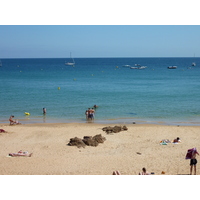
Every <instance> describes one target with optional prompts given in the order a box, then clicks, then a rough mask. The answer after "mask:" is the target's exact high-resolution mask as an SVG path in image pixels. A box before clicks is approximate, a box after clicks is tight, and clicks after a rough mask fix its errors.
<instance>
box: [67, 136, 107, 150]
mask: <svg viewBox="0 0 200 200" xmlns="http://www.w3.org/2000/svg"><path fill="white" fill-rule="evenodd" d="M105 140H106V138H105V137H103V136H102V135H101V134H99V135H95V136H94V137H92V136H84V137H83V139H81V138H77V137H75V138H71V139H70V141H69V143H68V145H69V146H77V147H78V148H80V147H85V146H86V145H87V146H94V147H96V146H98V144H99V143H103V142H104V141H105Z"/></svg>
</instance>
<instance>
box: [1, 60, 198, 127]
mask: <svg viewBox="0 0 200 200" xmlns="http://www.w3.org/2000/svg"><path fill="white" fill-rule="evenodd" d="M65 60H66V61H67V59H65V58H57V59H53V58H52V59H1V61H2V67H0V80H1V81H0V122H5V121H7V120H8V118H9V116H10V115H11V114H13V115H15V118H16V119H19V121H22V123H35V122H85V114H84V113H85V110H86V109H87V108H89V107H92V106H93V105H94V104H97V105H98V106H99V107H98V108H97V110H96V115H95V122H104V123H107V122H108V123H112V122H122V123H123V122H124V123H125V122H126V123H132V122H133V121H135V122H138V123H143V122H144V123H152V122H165V123H180V122H187V124H190V123H198V122H200V92H199V91H200V58H75V62H76V65H75V67H72V66H66V65H65V64H64V63H65ZM192 62H195V63H196V66H195V67H192V66H191V64H192ZM136 63H137V64H141V65H144V66H147V68H146V69H143V70H137V69H129V68H125V67H122V66H123V65H131V66H134V65H135V64H136ZM170 65H176V66H178V68H177V69H171V70H170V69H167V67H168V66H170ZM58 87H60V90H58ZM43 107H45V108H46V109H47V114H46V116H43V113H42V108H43ZM24 112H29V113H30V114H31V115H30V116H25V115H24Z"/></svg>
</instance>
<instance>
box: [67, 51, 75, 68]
mask: <svg viewBox="0 0 200 200" xmlns="http://www.w3.org/2000/svg"><path fill="white" fill-rule="evenodd" d="M70 58H71V59H72V60H73V62H65V65H71V66H73V65H75V61H74V59H73V58H72V56H71V52H70Z"/></svg>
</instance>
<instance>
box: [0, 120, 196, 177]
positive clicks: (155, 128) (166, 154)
mask: <svg viewBox="0 0 200 200" xmlns="http://www.w3.org/2000/svg"><path fill="white" fill-rule="evenodd" d="M114 125H120V124H110V126H114ZM105 126H109V124H96V123H69V124H67V123H66V124H64V123H62V124H54V123H51V124H24V125H23V124H22V125H13V126H10V125H8V124H1V125H0V129H4V130H5V131H6V133H0V174H1V175H111V174H112V172H113V171H114V170H118V171H120V173H121V174H122V175H137V174H138V173H139V172H140V171H141V169H142V168H143V167H146V168H147V171H148V172H154V173H155V175H161V174H162V172H164V174H165V175H187V174H189V172H190V166H189V160H185V155H186V152H187V149H190V148H193V147H196V148H197V150H199V149H200V147H199V144H200V139H199V131H200V127H199V126H166V125H153V124H146V125H142V124H127V125H126V126H127V128H128V130H127V131H121V132H118V133H113V134H107V133H106V132H104V131H103V130H102V128H103V127H105ZM97 134H101V135H102V136H103V137H105V138H106V141H105V142H104V143H100V144H99V145H98V146H97V147H92V146H86V147H85V148H77V147H76V146H68V145H67V144H68V143H69V141H70V138H74V137H78V138H83V137H84V136H95V135H97ZM176 137H180V139H181V143H179V144H173V143H169V144H168V145H160V144H159V143H160V141H161V140H162V139H169V140H170V141H172V140H173V139H175V138H176ZM19 150H22V151H28V152H29V153H33V155H32V156H31V157H8V154H9V153H17V152H18V151H19ZM197 160H198V156H197ZM197 174H198V175H199V174H200V164H199V163H198V164H197Z"/></svg>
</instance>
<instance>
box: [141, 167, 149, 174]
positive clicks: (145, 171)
mask: <svg viewBox="0 0 200 200" xmlns="http://www.w3.org/2000/svg"><path fill="white" fill-rule="evenodd" d="M139 175H150V173H149V172H147V170H146V168H145V167H143V168H142V172H140V173H139Z"/></svg>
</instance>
